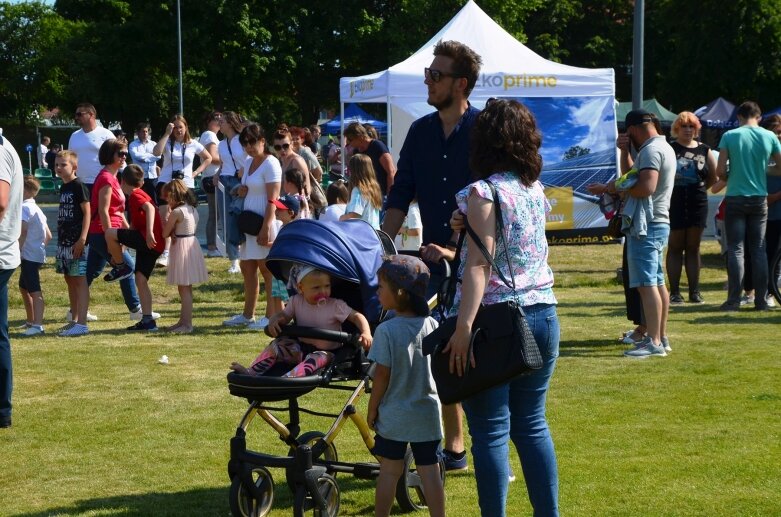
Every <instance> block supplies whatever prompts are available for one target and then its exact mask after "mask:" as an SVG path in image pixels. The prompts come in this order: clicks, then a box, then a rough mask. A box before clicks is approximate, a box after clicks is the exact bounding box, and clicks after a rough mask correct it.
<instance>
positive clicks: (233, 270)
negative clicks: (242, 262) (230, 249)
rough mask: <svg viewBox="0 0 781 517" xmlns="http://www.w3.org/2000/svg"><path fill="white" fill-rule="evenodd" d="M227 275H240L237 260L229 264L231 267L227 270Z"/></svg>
mask: <svg viewBox="0 0 781 517" xmlns="http://www.w3.org/2000/svg"><path fill="white" fill-rule="evenodd" d="M228 273H230V274H231V275H235V274H236V273H241V266H239V260H238V259H236V260H234V261H232V262H231V267H229V268H228Z"/></svg>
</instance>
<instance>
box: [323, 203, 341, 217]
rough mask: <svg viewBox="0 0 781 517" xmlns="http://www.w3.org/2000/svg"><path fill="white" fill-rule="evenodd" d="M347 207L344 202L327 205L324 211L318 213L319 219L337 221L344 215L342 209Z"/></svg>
mask: <svg viewBox="0 0 781 517" xmlns="http://www.w3.org/2000/svg"><path fill="white" fill-rule="evenodd" d="M345 208H347V205H346V204H342V203H339V204H336V205H328V206H327V207H325V211H323V213H322V214H320V220H321V221H338V220H339V218H340V217H342V216H343V215H344V209H345Z"/></svg>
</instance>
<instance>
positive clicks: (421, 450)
mask: <svg viewBox="0 0 781 517" xmlns="http://www.w3.org/2000/svg"><path fill="white" fill-rule="evenodd" d="M439 442H440V441H439V440H435V441H433V442H410V444H409V446H410V448H412V456H413V457H414V458H415V464H416V465H418V466H423V465H436V464H437V463H439V454H438V449H439ZM406 452H407V442H397V441H396V440H389V439H387V438H383V437H382V436H380V435H379V434H378V435H376V436H375V437H374V448H373V449H372V450H371V453H372V454H374V455H375V456H380V457H382V458H388V459H389V460H403V459H404V454H405V453H406Z"/></svg>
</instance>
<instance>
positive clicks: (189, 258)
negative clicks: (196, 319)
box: [163, 180, 209, 334]
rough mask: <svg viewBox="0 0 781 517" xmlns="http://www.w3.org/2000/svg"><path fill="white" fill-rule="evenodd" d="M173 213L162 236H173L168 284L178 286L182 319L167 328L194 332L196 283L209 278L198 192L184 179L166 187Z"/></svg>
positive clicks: (170, 330) (171, 182)
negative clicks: (199, 235) (199, 232)
mask: <svg viewBox="0 0 781 517" xmlns="http://www.w3.org/2000/svg"><path fill="white" fill-rule="evenodd" d="M163 195H164V196H165V197H166V198H167V200H168V206H169V207H170V208H171V214H170V215H169V216H168V221H167V222H166V224H165V228H164V229H163V237H166V238H167V237H171V238H172V240H171V250H170V252H169V258H168V272H167V274H166V281H167V282H168V285H175V286H177V287H178V288H179V298H180V299H181V301H182V312H181V314H180V315H179V321H178V322H176V324H174V325H172V326H171V327H168V329H167V330H168V331H169V332H176V333H178V334H189V333H190V332H192V331H193V284H200V283H201V282H205V281H206V280H208V278H209V274H208V272H207V271H206V262H205V261H204V259H203V252H202V251H201V245H200V243H199V242H198V238H197V237H196V236H195V230H196V228H197V227H198V211H197V210H196V209H195V207H196V206H197V204H198V201H197V199H196V198H195V194H194V193H193V191H192V190H190V189H188V188H187V186H186V185H185V184H184V182H182V180H173V181H170V182H169V183H166V184H165V186H164V187H163Z"/></svg>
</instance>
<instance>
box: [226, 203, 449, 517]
mask: <svg viewBox="0 0 781 517" xmlns="http://www.w3.org/2000/svg"><path fill="white" fill-rule="evenodd" d="M394 252H395V248H394V247H393V241H392V240H390V239H389V238H388V237H387V235H385V234H383V233H382V232H375V230H374V229H373V228H372V227H371V226H370V225H369V224H367V223H365V222H363V221H360V220H352V221H345V222H338V223H328V222H320V221H315V220H310V219H303V220H299V221H294V222H292V223H290V224H288V225H286V226H285V227H284V228H282V230H281V231H280V232H279V235H278V236H277V238H276V240H275V241H274V245H273V246H272V248H271V251H270V253H269V256H268V262H267V264H268V267H269V269H270V270H271V272H272V273H273V275H274V276H275V277H276V278H278V279H280V280H282V281H287V279H288V275H289V273H290V268H291V266H292V265H293V264H294V263H303V264H309V265H312V266H315V267H317V268H319V269H322V270H323V271H326V272H328V273H329V274H330V275H331V278H332V281H331V296H332V297H334V298H340V299H342V300H344V301H345V302H346V303H347V304H348V305H350V307H352V308H353V309H355V310H357V311H360V312H362V313H363V314H364V316H366V318H367V320H368V321H369V322H370V324H371V325H372V328H374V327H375V326H376V325H377V323H378V322H379V321H380V320H381V316H382V315H381V307H380V304H379V302H378V300H377V295H376V290H377V277H376V271H377V269H378V268H379V267H380V264H381V263H382V257H383V254H384V253H394ZM283 335H285V336H289V337H299V338H300V337H309V338H318V339H327V340H329V341H337V342H340V343H343V344H344V346H342V347H341V348H340V349H338V350H337V351H336V354H335V355H336V357H335V358H334V360H333V361H332V362H331V364H329V365H328V366H326V367H325V368H323V369H322V370H320V371H317V372H315V374H313V375H311V376H308V377H298V378H282V377H276V376H268V375H264V376H258V377H253V376H248V375H242V374H238V373H236V372H231V373H229V374H228V388H229V390H230V393H231V395H234V396H237V397H242V398H246V399H247V400H248V401H249V407H248V409H247V411H246V412H245V413H244V416H243V417H242V419H241V421H240V422H239V425H238V428H237V429H236V434H235V436H234V437H233V438H232V439H231V445H230V461H229V462H228V475H229V476H230V478H231V489H230V507H231V512H232V513H233V515H236V516H246V517H249V516H263V515H267V514H268V513H269V512H270V511H271V507H272V504H273V502H274V481H273V478H272V476H271V473H270V472H269V468H280V469H284V471H285V481H286V483H287V486H288V487H289V489H290V490H291V492H292V494H293V515H295V516H303V515H304V514H305V512H308V511H310V510H312V511H313V513H314V515H318V516H335V515H338V513H339V499H340V494H339V485H338V483H337V480H336V475H337V473H347V474H352V475H354V476H355V477H357V478H361V479H375V478H376V477H377V476H378V474H379V464H378V463H377V462H376V460H374V458H372V461H371V462H367V463H347V462H342V461H339V459H338V455H337V450H336V444H335V441H336V438H337V436H338V435H339V433H340V431H341V430H342V428H343V427H344V425H345V423H346V421H347V420H351V421H352V422H353V424H354V425H355V426H356V427H357V428H358V431H359V432H360V435H361V437H362V438H363V442H364V443H365V445H366V448H367V449H368V450H371V449H372V448H373V447H374V437H373V436H372V433H371V430H370V429H369V427H368V424H367V423H366V419H365V416H364V413H363V411H361V410H360V409H359V407H358V401H359V399H360V398H361V397H362V396H363V395H364V394H365V393H367V392H370V391H371V376H372V373H373V367H372V365H371V364H369V362H368V361H367V360H366V356H365V354H364V353H363V350H362V349H361V347H360V346H359V345H358V339H357V338H358V334H357V332H356V329H354V328H343V331H342V332H334V331H328V330H324V329H314V328H307V327H297V326H294V325H290V326H287V327H286V328H285V329H284V331H283ZM280 373H284V370H283V371H282V372H280ZM351 381H352V382H351ZM355 381H357V384H356V383H355ZM317 388H324V389H333V390H344V391H349V392H350V395H349V397H348V398H347V401H346V402H345V404H344V406H343V407H342V409H341V411H340V412H339V413H338V414H328V413H323V412H318V411H312V410H310V409H305V408H304V407H301V406H300V405H299V401H298V398H299V397H301V396H303V395H305V394H307V393H309V392H311V391H313V390H315V389H317ZM281 401H287V406H284V407H279V406H274V407H272V406H268V405H267V404H268V403H273V402H281ZM275 412H287V420H288V422H287V423H283V422H282V421H281V420H280V419H279V418H277V416H275V415H274V413H275ZM301 413H307V414H311V415H315V416H320V417H329V418H333V419H334V422H333V424H331V426H330V427H329V429H328V430H327V431H326V432H325V433H323V432H320V431H307V432H304V433H302V432H301V420H300V414H301ZM256 416H259V417H260V418H261V420H263V421H265V422H266V423H268V424H269V425H270V426H271V427H272V428H273V429H274V431H276V433H278V435H279V438H280V439H281V440H282V441H283V442H285V443H286V444H287V445H288V446H289V450H288V454H287V456H275V455H271V454H265V453H263V452H255V451H250V450H247V441H246V434H247V429H248V427H249V425H250V423H251V422H252V421H253V419H254V418H255V417H256ZM404 463H405V474H404V475H402V477H401V479H400V480H399V484H398V486H397V489H396V500H397V502H398V503H399V506H400V507H401V508H402V509H403V510H405V511H413V510H418V509H421V508H425V504H426V501H425V497H424V495H423V491H422V484H421V481H420V478H419V476H418V475H417V473H416V470H415V466H414V460H413V458H412V453H411V450H409V449H408V450H407V453H406V456H405V460H404ZM440 471H441V472H442V476H443V479H444V472H445V470H444V465H442V464H441V463H440Z"/></svg>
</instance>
